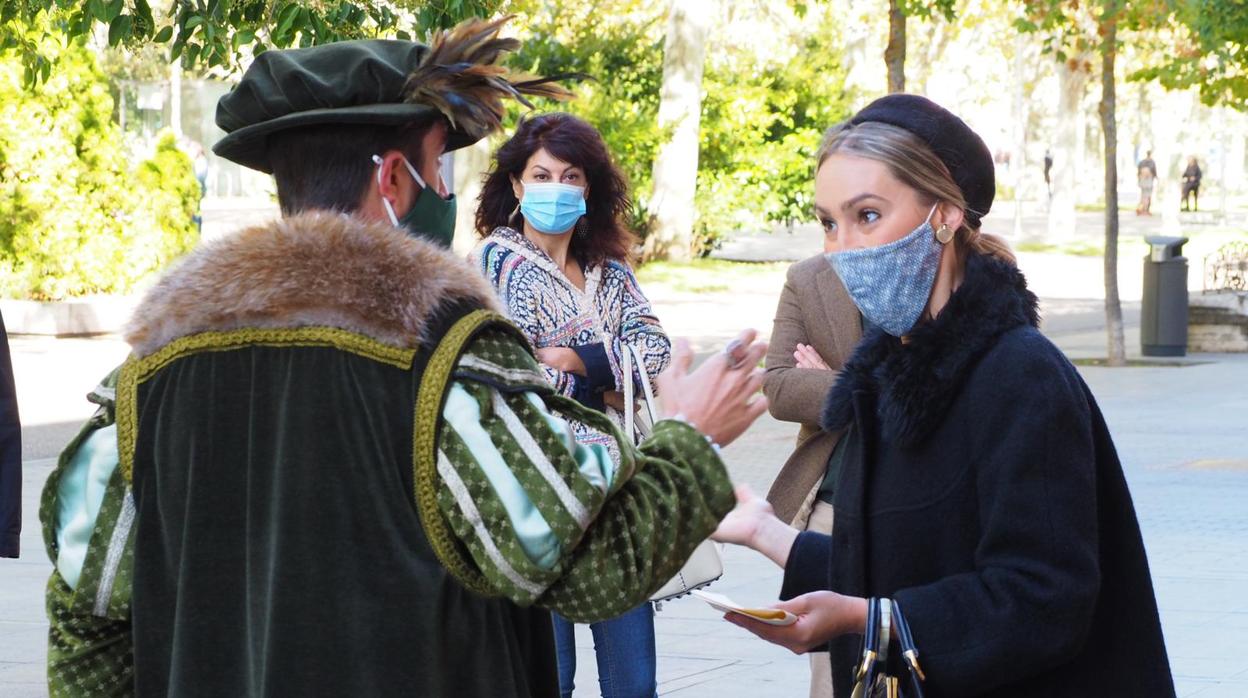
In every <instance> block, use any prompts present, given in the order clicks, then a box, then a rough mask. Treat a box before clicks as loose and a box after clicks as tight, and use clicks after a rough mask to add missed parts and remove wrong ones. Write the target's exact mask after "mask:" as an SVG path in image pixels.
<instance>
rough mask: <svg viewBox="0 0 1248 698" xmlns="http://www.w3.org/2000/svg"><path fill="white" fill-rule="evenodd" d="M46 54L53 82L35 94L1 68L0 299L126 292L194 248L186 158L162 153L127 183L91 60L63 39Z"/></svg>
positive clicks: (16, 70) (8, 64) (14, 66)
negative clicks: (192, 246)
mask: <svg viewBox="0 0 1248 698" xmlns="http://www.w3.org/2000/svg"><path fill="white" fill-rule="evenodd" d="M45 36H47V35H46V34H45ZM38 48H39V50H40V51H41V52H42V53H43V54H44V55H46V56H48V57H49V59H50V60H52V61H54V62H55V63H56V70H55V71H53V72H52V73H51V74H50V75H49V77H48V79H47V81H45V82H44V83H42V84H41V85H40V86H39V88H38V89H36V90H29V89H27V88H26V87H25V86H24V82H23V71H24V70H25V68H26V66H24V65H23V64H22V63H21V61H20V60H19V59H16V58H12V57H9V58H0V295H2V296H6V297H25V298H34V299H59V298H65V297H70V296H79V295H84V294H90V293H123V292H126V291H129V290H131V289H132V288H133V287H134V286H135V284H136V283H138V282H139V281H140V280H141V279H143V278H144V277H146V276H148V275H149V274H151V273H152V272H153V271H155V270H157V269H159V268H161V267H162V266H164V265H165V264H166V263H168V261H169V260H170V259H172V258H173V257H175V256H177V255H178V254H180V253H181V252H183V251H185V250H186V249H187V248H189V247H190V246H191V245H192V244H194V239H195V232H194V226H193V225H191V224H190V220H189V215H188V214H189V213H193V211H194V206H197V205H198V198H199V197H198V183H197V182H195V180H194V176H193V174H191V166H190V161H189V158H186V156H185V155H181V154H177V153H170V152H169V150H168V148H169V147H170V146H169V145H168V144H166V145H165V147H164V148H163V149H162V150H161V151H159V152H158V153H157V155H156V157H155V158H154V159H153V160H152V161H149V162H145V163H142V164H141V165H140V166H139V168H138V171H137V172H133V171H131V169H130V167H129V166H128V164H127V162H126V156H125V152H124V151H123V149H122V146H121V140H122V139H121V133H120V131H119V130H118V128H117V127H116V125H115V124H113V123H112V121H111V114H112V111H113V102H112V98H111V97H110V96H109V91H108V85H107V83H106V81H105V79H104V76H103V74H102V72H101V71H100V69H99V67H98V65H97V64H96V61H95V59H94V57H93V56H92V54H91V53H90V52H89V51H88V50H86V49H85V48H84V47H83V46H82V42H81V41H70V42H63V41H62V40H61V39H60V38H59V37H55V36H47V38H45V39H43V40H42V41H41V42H40V45H39V46H38ZM188 176H189V177H190V183H192V184H194V185H195V190H194V199H193V201H192V200H191V199H188V198H187V195H188V194H189V193H190V190H188V189H187V179H186V177H188ZM136 184H137V186H136Z"/></svg>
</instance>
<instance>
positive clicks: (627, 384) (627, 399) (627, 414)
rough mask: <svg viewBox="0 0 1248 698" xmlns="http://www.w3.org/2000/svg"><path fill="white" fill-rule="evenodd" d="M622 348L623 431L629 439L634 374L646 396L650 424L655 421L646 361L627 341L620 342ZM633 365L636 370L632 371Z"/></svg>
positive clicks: (633, 408) (634, 405)
mask: <svg viewBox="0 0 1248 698" xmlns="http://www.w3.org/2000/svg"><path fill="white" fill-rule="evenodd" d="M620 346H621V347H622V348H623V350H624V351H623V352H622V353H623V356H622V357H620V358H621V361H620V363H621V368H622V369H623V370H622V373H623V374H624V433H625V434H627V435H628V437H629V438H630V439H631V438H633V434H634V431H633V424H634V421H635V419H636V414H637V390H636V388H635V387H634V386H633V380H634V375H635V376H636V377H638V378H640V379H641V391H642V394H644V395H645V396H646V415H647V416H649V417H650V424H652V425H653V424H654V423H655V421H656V420H655V415H654V389H653V388H652V387H651V386H650V374H649V373H647V372H646V361H645V359H644V358H642V356H641V351H640V350H638V349H637V347H635V346H633V345H632V344H629V343H628V342H620ZM634 367H635V368H636V372H635V373H634V370H633V369H634Z"/></svg>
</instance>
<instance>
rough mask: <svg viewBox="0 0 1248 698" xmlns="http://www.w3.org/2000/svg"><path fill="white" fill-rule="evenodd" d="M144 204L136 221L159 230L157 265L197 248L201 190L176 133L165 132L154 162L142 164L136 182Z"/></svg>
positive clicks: (193, 164) (154, 230) (193, 168)
mask: <svg viewBox="0 0 1248 698" xmlns="http://www.w3.org/2000/svg"><path fill="white" fill-rule="evenodd" d="M135 180H136V182H137V184H138V186H139V193H140V196H141V197H142V201H143V203H144V205H143V208H142V210H141V211H140V212H136V213H137V214H138V215H139V216H144V217H150V218H151V219H152V223H154V224H155V225H154V226H153V225H151V224H149V223H148V222H147V221H146V220H144V221H142V222H138V221H136V224H137V225H138V226H139V227H140V228H145V229H150V230H152V231H153V232H156V231H157V230H159V234H160V235H159V239H158V242H157V250H158V252H157V256H158V259H157V264H158V265H159V266H164V265H165V264H166V263H168V261H169V258H170V255H176V254H181V253H182V252H183V251H186V250H189V249H191V248H192V247H194V246H195V241H196V240H197V239H198V238H199V231H198V226H197V225H196V223H195V216H196V215H197V214H198V213H199V200H200V194H201V189H200V186H199V180H198V179H196V178H195V163H194V162H192V161H191V156H189V155H187V154H186V153H185V152H183V151H182V149H180V148H179V147H178V143H177V140H176V139H175V137H174V135H173V132H172V131H169V130H165V131H164V132H162V133H161V134H160V137H159V139H157V142H156V152H155V154H153V155H152V157H151V159H149V160H145V161H144V162H141V163H139V166H138V171H137V172H136V178H135Z"/></svg>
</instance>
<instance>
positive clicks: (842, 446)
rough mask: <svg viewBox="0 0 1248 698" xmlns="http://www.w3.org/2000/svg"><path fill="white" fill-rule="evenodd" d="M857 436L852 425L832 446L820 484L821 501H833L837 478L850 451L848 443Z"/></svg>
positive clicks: (818, 495)
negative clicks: (847, 446)
mask: <svg viewBox="0 0 1248 698" xmlns="http://www.w3.org/2000/svg"><path fill="white" fill-rule="evenodd" d="M853 438H855V436H854V428H853V427H852V426H851V427H849V428H848V429H846V430H845V433H844V434H841V438H840V440H839V441H837V442H836V446H834V447H833V448H832V455H830V456H828V472H826V473H824V475H823V483H822V484H820V485H819V493H818V494H817V495H816V497H817V498H818V499H819V501H821V502H825V503H827V504H831V503H832V495H833V494H834V493H835V492H836V478H838V477H840V475H841V465H842V464H843V463H844V462H845V454H846V453H847V452H848V449H847V448H846V444H848V443H849V442H850V440H851V439H853Z"/></svg>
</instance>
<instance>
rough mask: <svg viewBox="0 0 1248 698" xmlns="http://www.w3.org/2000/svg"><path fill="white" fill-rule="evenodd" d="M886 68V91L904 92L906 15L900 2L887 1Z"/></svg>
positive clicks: (895, 0) (899, 0)
mask: <svg viewBox="0 0 1248 698" xmlns="http://www.w3.org/2000/svg"><path fill="white" fill-rule="evenodd" d="M884 64H885V65H887V66H888V91H889V93H893V92H905V91H906V14H905V12H903V11H902V9H901V0H888V46H887V47H886V48H885V49H884Z"/></svg>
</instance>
